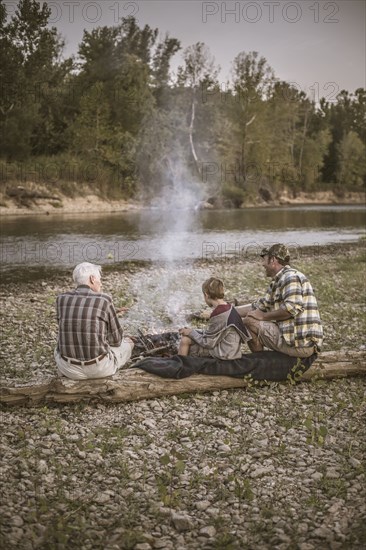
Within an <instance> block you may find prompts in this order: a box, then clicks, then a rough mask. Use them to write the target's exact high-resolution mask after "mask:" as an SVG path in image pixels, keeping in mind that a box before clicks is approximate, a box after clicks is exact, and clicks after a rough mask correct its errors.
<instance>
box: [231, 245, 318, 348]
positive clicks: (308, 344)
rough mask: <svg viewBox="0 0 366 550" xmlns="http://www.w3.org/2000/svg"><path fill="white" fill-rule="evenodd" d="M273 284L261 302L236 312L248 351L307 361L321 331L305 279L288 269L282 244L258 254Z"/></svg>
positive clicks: (288, 254)
mask: <svg viewBox="0 0 366 550" xmlns="http://www.w3.org/2000/svg"><path fill="white" fill-rule="evenodd" d="M260 256H261V258H262V265H263V268H264V270H265V272H266V275H267V277H271V278H272V281H271V284H270V285H269V287H268V289H267V292H266V294H265V295H264V296H263V298H259V299H258V300H256V301H255V302H253V304H251V305H247V306H241V307H240V306H239V307H237V308H236V309H237V310H238V312H239V313H240V315H241V316H242V317H243V322H244V324H245V326H246V327H247V329H248V330H249V332H250V334H251V336H252V340H250V341H249V342H248V345H249V347H250V349H251V351H253V352H254V351H262V350H263V348H264V347H266V348H268V349H270V350H275V351H280V352H282V353H285V354H286V355H291V356H293V357H310V355H312V354H313V353H317V352H319V351H320V349H321V346H322V342H323V328H322V324H321V320H320V315H319V309H318V304H317V301H316V298H315V295H314V291H313V288H312V286H311V284H310V282H309V280H308V279H307V277H306V276H305V275H304V274H303V273H301V272H300V271H298V270H297V269H294V268H293V267H290V265H289V262H290V252H289V250H288V248H287V247H286V246H285V245H284V244H281V243H278V244H274V245H273V246H271V247H270V248H263V250H262V251H261V253H260Z"/></svg>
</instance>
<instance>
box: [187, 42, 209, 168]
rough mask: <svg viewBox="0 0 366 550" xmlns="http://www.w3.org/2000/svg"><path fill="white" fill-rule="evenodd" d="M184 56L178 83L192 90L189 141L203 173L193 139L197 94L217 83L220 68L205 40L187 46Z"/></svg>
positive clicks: (194, 158) (197, 165)
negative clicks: (216, 64)
mask: <svg viewBox="0 0 366 550" xmlns="http://www.w3.org/2000/svg"><path fill="white" fill-rule="evenodd" d="M183 58H184V63H185V64H184V66H183V67H179V69H178V83H179V85H180V86H184V87H186V88H188V89H189V90H190V94H191V100H190V121H189V131H188V135H189V143H190V149H191V154H192V157H193V160H194V163H195V165H196V169H197V172H198V174H201V166H200V162H199V159H198V156H197V152H196V147H195V143H194V139H193V134H194V132H195V118H196V104H197V95H198V92H199V90H200V89H202V88H207V87H210V86H213V85H215V84H217V75H218V69H217V68H216V67H215V60H214V58H213V56H212V55H211V53H210V51H209V49H208V48H207V46H206V45H205V44H203V42H197V43H196V44H194V45H193V46H189V47H188V48H186V49H185V51H184V54H183Z"/></svg>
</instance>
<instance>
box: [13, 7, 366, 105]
mask: <svg viewBox="0 0 366 550" xmlns="http://www.w3.org/2000/svg"><path fill="white" fill-rule="evenodd" d="M4 3H5V4H6V6H7V8H8V13H9V15H11V13H13V12H14V10H15V8H16V5H17V2H16V1H13V0H5V2H4ZM47 3H48V4H49V6H50V8H51V9H52V14H51V21H52V22H53V25H54V26H56V27H57V28H58V29H59V31H60V32H61V34H62V35H63V37H64V38H65V39H66V51H65V54H66V55H67V56H68V55H71V54H76V53H77V49H78V44H79V43H80V42H81V39H82V36H83V30H84V29H87V30H89V31H90V30H91V29H92V28H93V27H97V26H103V25H107V26H113V25H115V24H117V23H118V19H119V18H121V17H123V16H127V15H134V16H135V17H136V18H137V20H138V24H139V25H140V27H141V26H143V25H145V24H148V25H150V27H153V28H155V27H157V28H158V29H159V31H160V33H161V34H162V36H164V35H165V33H167V32H168V33H169V35H170V36H173V37H175V38H177V39H179V40H180V41H181V44H182V47H183V48H185V47H187V46H189V45H191V44H195V43H196V42H199V41H201V42H204V43H205V44H206V45H207V46H208V47H209V48H210V50H211V52H212V54H213V55H214V57H215V59H216V62H217V63H218V64H219V65H220V66H221V73H220V80H221V81H222V82H223V83H225V82H226V80H227V79H228V78H230V69H231V63H232V61H233V59H234V57H235V56H236V55H237V54H238V53H239V52H241V51H246V52H249V51H253V50H255V51H258V52H259V54H260V55H262V56H264V57H265V58H266V59H267V61H268V63H269V64H270V65H271V67H272V68H273V69H274V71H275V74H276V76H277V78H279V79H281V80H286V81H288V82H292V83H296V84H297V86H298V87H299V88H301V89H302V90H303V91H305V92H308V93H309V90H310V89H313V92H312V93H313V94H314V95H313V97H314V98H315V99H317V98H318V97H319V96H320V97H321V96H326V97H327V98H328V99H329V100H332V99H333V98H335V95H336V93H337V92H338V91H340V90H342V89H346V90H348V91H354V90H355V89H357V88H359V87H366V77H365V69H366V60H365V52H366V40H365V37H366V30H365V11H366V9H365V8H366V2H365V0H337V1H336V2H330V1H328V0H319V1H314V0H297V1H290V0H289V1H286V0H268V1H266V0H254V1H247V0H245V1H225V2H221V1H197V0H185V1H182V0H165V1H164V0H136V1H135V0H134V1H121V0H99V1H92V0H90V1H89V0H55V1H51V0H49V1H47ZM180 53H181V52H179V53H178V54H177V55H176V56H175V58H174V59H173V63H172V67H173V68H176V67H177V66H178V65H179V64H180V63H181V55H180Z"/></svg>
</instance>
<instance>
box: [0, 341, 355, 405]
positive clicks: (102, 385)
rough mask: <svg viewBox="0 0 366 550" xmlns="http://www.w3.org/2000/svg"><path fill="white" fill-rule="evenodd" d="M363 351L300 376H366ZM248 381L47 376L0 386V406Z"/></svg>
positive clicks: (131, 396)
mask: <svg viewBox="0 0 366 550" xmlns="http://www.w3.org/2000/svg"><path fill="white" fill-rule="evenodd" d="M365 358H366V352H365V351H345V350H343V351H339V352H338V351H337V352H331V351H329V352H324V353H322V354H321V355H320V357H319V358H318V359H317V360H316V361H315V362H314V363H313V365H312V366H311V367H310V369H308V370H307V371H306V372H305V373H304V375H303V376H302V380H304V381H308V380H311V379H312V378H314V377H317V378H322V379H330V378H342V377H345V376H356V375H361V376H366V363H365ZM249 384H250V381H248V380H247V379H243V378H232V377H229V376H208V375H204V374H196V375H193V376H190V377H189V378H184V379H182V380H176V379H167V378H160V377H159V376H155V375H154V374H149V373H146V372H144V371H143V370H141V369H134V368H131V369H127V370H123V371H120V372H119V373H118V374H116V375H115V376H113V377H110V378H101V379H99V380H81V381H74V380H69V379H67V378H64V377H62V378H58V377H48V378H45V379H43V380H38V381H35V382H33V383H32V382H30V383H28V384H22V385H18V384H11V383H9V382H7V383H5V384H2V386H1V387H0V403H4V404H8V405H13V404H14V405H18V404H19V405H23V404H26V405H34V404H38V403H75V402H77V401H83V400H90V399H99V400H100V401H105V402H111V403H120V402H124V401H137V400H140V399H149V398H155V397H163V396H166V395H176V394H180V393H189V392H192V393H194V392H209V391H214V390H222V389H226V388H245V387H246V386H248V385H249Z"/></svg>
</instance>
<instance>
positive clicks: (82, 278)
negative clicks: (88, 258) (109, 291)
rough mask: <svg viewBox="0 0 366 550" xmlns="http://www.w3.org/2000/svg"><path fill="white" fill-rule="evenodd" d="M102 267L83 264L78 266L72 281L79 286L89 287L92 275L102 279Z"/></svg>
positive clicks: (87, 263) (73, 273)
mask: <svg viewBox="0 0 366 550" xmlns="http://www.w3.org/2000/svg"><path fill="white" fill-rule="evenodd" d="M101 271H102V266H100V265H95V264H90V263H89V262H83V263H81V264H78V265H77V266H76V267H75V269H74V271H73V272H72V279H73V281H74V283H76V284H77V285H88V284H89V278H90V276H91V275H93V276H94V277H96V278H97V279H99V280H100V279H101V275H102V274H101Z"/></svg>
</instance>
